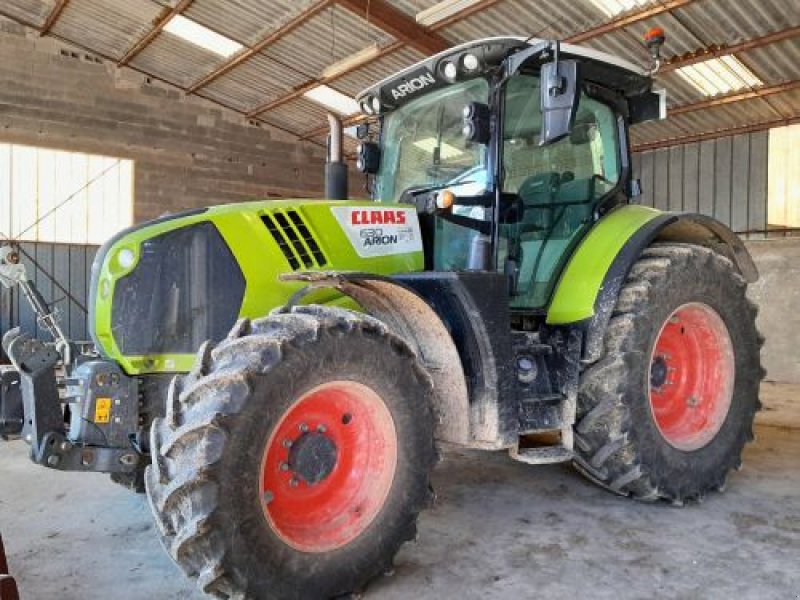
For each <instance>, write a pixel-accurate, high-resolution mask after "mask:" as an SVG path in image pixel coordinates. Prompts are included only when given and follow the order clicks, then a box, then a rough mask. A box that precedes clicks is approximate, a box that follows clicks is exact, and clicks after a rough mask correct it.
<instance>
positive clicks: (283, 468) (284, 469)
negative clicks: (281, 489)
mask: <svg viewBox="0 0 800 600" xmlns="http://www.w3.org/2000/svg"><path fill="white" fill-rule="evenodd" d="M288 470H289V463H285V462H284V463H281V471H288Z"/></svg>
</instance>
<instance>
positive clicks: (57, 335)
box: [0, 246, 144, 473]
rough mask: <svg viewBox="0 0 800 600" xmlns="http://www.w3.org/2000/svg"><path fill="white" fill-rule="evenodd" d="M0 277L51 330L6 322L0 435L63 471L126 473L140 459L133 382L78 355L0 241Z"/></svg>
mask: <svg viewBox="0 0 800 600" xmlns="http://www.w3.org/2000/svg"><path fill="white" fill-rule="evenodd" d="M0 283H2V284H3V285H4V286H5V287H7V288H11V287H13V286H19V287H20V288H21V289H22V291H23V294H24V295H25V297H26V298H27V299H28V301H29V304H30V305H31V307H32V309H33V311H34V312H35V314H36V316H37V320H38V323H39V324H40V325H41V326H42V327H43V328H44V329H46V330H47V331H49V333H50V334H51V335H52V336H53V339H54V342H43V341H40V340H37V339H34V338H32V337H31V336H30V335H28V334H26V333H22V332H21V331H20V330H19V328H16V329H12V330H11V331H9V332H7V333H6V335H5V336H4V337H3V350H4V351H5V353H6V355H7V356H8V357H9V359H10V361H11V363H12V365H13V367H5V368H3V370H2V372H0V436H2V437H3V438H4V439H9V438H11V437H15V436H17V435H21V436H22V437H23V439H24V440H25V441H26V442H28V443H29V444H30V445H31V458H32V460H33V461H34V462H36V463H38V464H40V465H43V466H45V467H50V468H52V469H60V470H64V471H100V472H105V473H132V472H134V471H136V470H137V468H138V467H139V465H140V462H141V461H143V460H144V457H143V454H144V453H143V452H142V448H141V445H140V443H139V441H140V439H141V428H140V426H139V410H138V407H139V401H138V382H137V380H136V379H133V378H130V377H128V376H127V375H125V374H124V373H123V372H122V371H121V369H120V368H119V366H118V365H117V364H116V363H113V362H110V361H106V360H101V359H99V358H98V357H97V356H94V355H89V354H80V353H78V352H77V351H76V345H75V344H73V343H71V342H69V341H68V340H67V339H66V337H65V336H64V333H63V332H62V330H61V328H60V326H59V324H58V319H57V316H56V314H55V313H54V312H53V311H51V310H50V309H49V307H48V305H47V303H46V302H45V300H44V299H43V298H42V296H41V294H40V293H39V291H38V290H37V289H36V286H35V284H34V283H33V282H32V281H30V280H29V279H28V277H27V273H26V269H25V266H24V265H23V264H21V263H20V262H19V255H18V254H17V252H16V251H15V250H14V249H13V248H11V247H9V246H6V247H3V248H0Z"/></svg>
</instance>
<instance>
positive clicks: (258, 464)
mask: <svg viewBox="0 0 800 600" xmlns="http://www.w3.org/2000/svg"><path fill="white" fill-rule="evenodd" d="M430 392H431V383H430V379H429V377H428V375H427V373H426V372H425V371H424V370H423V369H422V367H421V366H420V364H419V362H418V361H417V359H416V357H415V356H414V354H413V352H412V351H411V350H410V349H409V347H408V346H407V345H406V344H405V343H404V342H403V341H402V340H401V339H400V338H398V337H397V336H395V335H394V334H393V333H391V332H390V331H388V330H387V328H386V327H385V326H384V325H383V324H382V323H381V322H380V321H377V320H375V319H373V318H371V317H368V316H364V315H360V314H357V313H353V312H351V311H347V310H343V309H336V308H325V307H319V306H311V307H296V308H294V309H293V310H292V312H290V313H288V314H276V315H274V316H271V317H268V318H264V319H259V320H256V321H253V322H252V323H250V322H249V321H246V320H245V321H240V322H239V323H238V324H237V325H236V327H235V328H234V330H233V331H232V332H231V334H230V336H229V337H228V339H226V340H225V341H223V342H222V343H220V344H219V345H218V346H217V347H216V348H215V349H213V350H211V349H210V346H208V345H207V346H205V347H204V348H203V349H201V351H200V353H199V355H198V360H197V364H196V367H195V369H194V371H193V372H192V373H190V374H189V375H187V376H185V377H184V378H177V379H176V381H175V383H174V384H173V386H172V388H171V391H170V397H169V400H168V405H167V415H166V417H165V418H164V419H156V421H155V422H154V423H153V427H152V433H151V452H152V455H153V464H152V466H151V467H150V468H149V469H148V472H147V476H146V483H147V493H148V498H149V500H150V504H151V508H152V509H153V512H154V515H155V517H156V523H157V525H158V528H159V531H160V534H161V537H162V541H163V543H164V545H165V547H166V548H167V550H168V552H169V553H170V555H171V556H172V558H173V559H174V560H175V561H176V562H177V563H178V565H180V567H181V568H182V569H183V570H184V571H185V572H186V573H187V574H188V575H190V576H192V577H197V578H198V585H199V587H200V588H201V589H202V590H203V591H205V592H207V593H210V594H212V595H214V596H217V597H220V598H233V597H235V598H240V597H243V598H303V599H311V598H330V597H333V596H337V595H341V594H346V593H349V592H353V591H358V590H360V589H362V588H363V587H364V586H365V585H366V583H367V582H368V581H369V580H370V579H371V578H373V577H375V576H376V575H379V574H381V573H383V572H385V571H387V570H389V569H390V568H391V561H392V558H393V557H394V555H395V554H396V552H397V551H398V550H399V548H400V546H401V545H402V544H403V542H405V541H407V540H409V539H412V538H413V537H414V536H415V533H416V526H415V523H416V518H417V514H418V513H419V511H420V510H421V509H422V508H424V507H425V506H426V505H427V503H428V502H429V500H430V498H431V492H430V487H429V474H430V471H431V469H432V468H433V465H434V462H435V456H436V454H435V448H434V443H433V428H434V421H433V413H432V410H431V405H430Z"/></svg>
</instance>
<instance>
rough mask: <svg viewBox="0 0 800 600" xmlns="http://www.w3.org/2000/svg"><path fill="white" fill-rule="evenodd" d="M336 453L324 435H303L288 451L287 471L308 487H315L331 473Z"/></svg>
mask: <svg viewBox="0 0 800 600" xmlns="http://www.w3.org/2000/svg"><path fill="white" fill-rule="evenodd" d="M337 453H338V449H337V448H336V444H334V443H333V440H331V439H330V438H329V437H328V436H327V435H325V434H324V433H320V432H316V431H314V432H309V433H304V434H303V435H301V436H300V437H299V438H298V439H297V440H296V441H294V442H293V443H292V446H291V450H289V463H288V464H289V469H290V470H291V471H292V472H293V473H294V474H295V475H297V476H298V477H300V478H301V479H302V480H303V481H305V482H306V483H307V484H308V485H316V484H318V483H319V482H320V481H322V480H323V479H325V478H326V477H328V475H330V474H331V472H332V471H333V468H334V467H335V466H336V456H337Z"/></svg>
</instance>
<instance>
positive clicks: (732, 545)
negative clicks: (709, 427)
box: [0, 394, 800, 600]
mask: <svg viewBox="0 0 800 600" xmlns="http://www.w3.org/2000/svg"><path fill="white" fill-rule="evenodd" d="M784 396H786V394H784ZM773 404H774V403H773V402H769V403H768V406H771V405H773ZM767 412H770V411H767ZM762 414H763V413H762ZM770 418H772V419H773V420H774V416H771V417H770ZM761 420H763V419H761ZM767 420H768V421H769V420H770V419H769V418H768V419H767ZM757 435H758V443H756V444H754V445H751V446H749V447H748V449H747V451H746V454H745V467H744V469H743V470H742V471H741V472H739V473H737V474H735V475H734V476H733V477H731V479H730V480H729V485H728V490H727V491H726V492H725V493H724V494H714V495H712V496H711V497H709V498H708V499H707V501H706V502H705V503H703V504H701V505H695V506H689V507H686V508H683V509H677V508H672V507H671V506H666V505H644V504H640V503H636V502H633V501H630V500H626V499H623V498H618V497H616V496H613V495H611V494H609V493H607V492H605V491H603V490H601V489H599V488H597V487H595V486H594V485H592V484H590V483H588V482H586V481H585V480H583V479H582V478H581V477H580V476H578V475H577V474H576V473H575V472H573V471H572V470H571V469H570V468H568V467H565V466H563V465H554V466H546V467H544V466H543V467H530V466H527V465H523V464H520V463H517V462H514V461H512V460H511V459H510V458H508V456H507V455H505V454H503V453H493V454H488V453H479V452H458V453H456V454H451V455H448V457H447V460H445V461H444V462H443V463H442V464H441V465H440V466H439V467H438V468H437V471H436V474H435V478H434V484H435V486H436V489H437V492H438V497H439V499H438V501H437V504H436V506H435V507H434V508H433V509H432V510H430V511H427V512H426V513H424V514H423V516H422V517H421V520H420V527H419V529H420V535H419V540H418V541H417V543H415V544H408V545H406V546H405V547H404V548H403V550H402V551H401V552H400V554H399V555H398V557H397V559H396V570H395V573H394V575H393V576H392V577H385V578H382V579H381V580H379V581H376V582H375V583H373V584H372V585H371V586H370V588H369V589H368V590H367V593H366V595H365V597H366V599H371V598H381V599H392V600H394V599H397V600H400V599H403V600H405V599H407V598H437V599H440V600H445V599H449V598H459V599H461V600H467V599H473V598H475V599H477V598H482V599H483V598H532V597H534V596H543V597H550V598H571V597H582V598H592V599H595V598H653V597H659V598H670V599H671V600H672V599H682V598H687V599H688V598H704V599H705V598H726V599H727V598H731V597H735V598H737V600H742V599H746V598H753V599H755V598H758V599H759V600H766V599H772V598H774V599H776V600H778V599H780V600H795V599H798V598H800V461H798V456H800V431H797V430H792V429H788V428H779V427H773V426H767V425H764V424H763V423H762V424H761V425H759V427H758V428H757ZM26 451H27V446H25V445H24V444H23V443H21V442H13V443H10V444H4V445H0V532H2V534H3V537H4V540H5V543H6V548H7V551H8V553H9V561H10V566H11V571H12V573H13V574H14V575H15V576H16V577H17V581H18V583H19V585H20V589H21V594H22V598H23V600H39V599H41V598H60V599H62V600H72V599H75V600H93V599H110V598H113V599H114V600H171V599H198V600H199V599H200V598H202V595H201V594H199V593H198V592H196V591H195V590H194V587H193V584H192V583H190V582H189V581H188V580H186V579H185V578H184V577H183V575H182V574H181V573H180V572H179V570H178V569H177V567H175V566H174V565H173V564H172V562H171V561H170V559H169V558H168V557H167V555H166V553H165V552H164V551H163V550H162V548H161V546H160V544H159V543H158V541H157V540H156V537H155V534H154V532H153V524H152V522H151V519H150V515H149V509H148V507H147V504H146V502H145V500H144V498H143V497H141V496H136V495H133V494H130V493H128V492H126V491H125V490H123V489H122V488H119V487H117V486H115V485H113V484H111V483H110V482H109V481H108V479H107V477H105V476H103V475H95V474H67V473H60V472H54V471H48V470H45V469H42V468H40V467H36V466H34V465H33V464H31V463H30V462H28V460H27V457H26Z"/></svg>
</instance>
